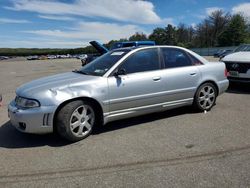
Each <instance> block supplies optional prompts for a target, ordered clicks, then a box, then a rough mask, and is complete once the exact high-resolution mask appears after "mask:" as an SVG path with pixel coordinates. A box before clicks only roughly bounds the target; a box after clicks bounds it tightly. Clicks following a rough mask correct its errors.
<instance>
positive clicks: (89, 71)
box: [79, 49, 131, 76]
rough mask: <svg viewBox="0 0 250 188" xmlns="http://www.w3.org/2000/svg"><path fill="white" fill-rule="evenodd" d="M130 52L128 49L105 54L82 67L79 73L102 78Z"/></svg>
mask: <svg viewBox="0 0 250 188" xmlns="http://www.w3.org/2000/svg"><path fill="white" fill-rule="evenodd" d="M130 51H131V50H130V49H119V50H113V51H110V52H108V53H105V54H103V55H102V56H100V57H98V58H96V59H95V60H93V61H92V62H90V63H89V64H87V65H85V66H83V67H82V68H81V69H80V70H79V72H80V73H83V74H86V75H92V76H104V75H105V74H106V73H107V72H108V71H109V70H110V69H111V68H112V67H113V66H114V65H115V64H116V63H117V62H118V61H119V60H121V59H122V58H123V57H124V56H126V54H128V53H129V52H130ZM107 60H109V62H107Z"/></svg>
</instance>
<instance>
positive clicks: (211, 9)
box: [206, 7, 223, 16]
mask: <svg viewBox="0 0 250 188" xmlns="http://www.w3.org/2000/svg"><path fill="white" fill-rule="evenodd" d="M218 10H223V8H221V7H208V8H206V13H207V15H208V16H209V15H211V14H212V13H213V12H215V11H218Z"/></svg>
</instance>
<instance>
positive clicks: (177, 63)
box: [161, 47, 201, 103]
mask: <svg viewBox="0 0 250 188" xmlns="http://www.w3.org/2000/svg"><path fill="white" fill-rule="evenodd" d="M161 52H162V58H163V62H164V71H163V72H164V73H163V75H164V76H162V82H163V84H164V89H165V90H166V91H167V92H166V95H167V100H168V102H169V101H172V102H173V101H175V102H177V103H178V102H180V103H182V102H183V103H186V102H187V103H190V102H192V101H193V97H194V95H195V92H196V89H197V87H198V84H199V80H200V77H201V74H200V72H199V69H198V67H197V66H198V65H201V63H200V62H199V61H198V60H194V59H193V57H192V56H191V55H190V54H188V53H187V52H186V51H184V50H182V49H179V48H170V47H165V48H164V47H162V48H161Z"/></svg>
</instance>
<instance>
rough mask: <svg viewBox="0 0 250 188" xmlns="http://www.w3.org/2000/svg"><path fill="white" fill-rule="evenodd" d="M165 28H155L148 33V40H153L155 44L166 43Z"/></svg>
mask: <svg viewBox="0 0 250 188" xmlns="http://www.w3.org/2000/svg"><path fill="white" fill-rule="evenodd" d="M166 36H167V33H166V30H165V29H164V28H160V27H158V28H156V29H154V31H153V33H152V34H151V35H149V40H152V41H155V43H156V44H157V45H163V44H166Z"/></svg>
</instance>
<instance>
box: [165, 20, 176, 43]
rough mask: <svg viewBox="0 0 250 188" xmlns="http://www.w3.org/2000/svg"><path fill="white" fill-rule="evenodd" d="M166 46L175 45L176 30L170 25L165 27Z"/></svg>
mask: <svg viewBox="0 0 250 188" xmlns="http://www.w3.org/2000/svg"><path fill="white" fill-rule="evenodd" d="M166 44H167V45H176V44H177V39H176V28H175V27H173V26H172V25H171V24H168V25H167V27H166Z"/></svg>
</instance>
